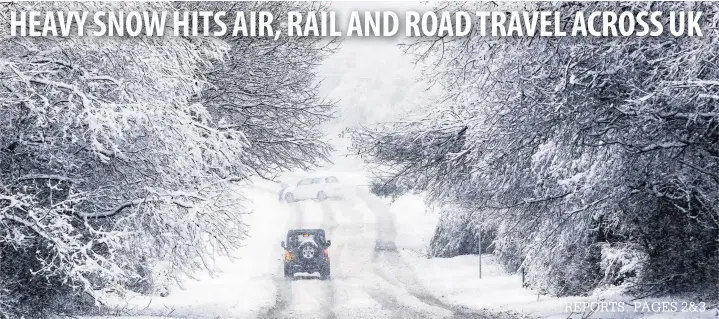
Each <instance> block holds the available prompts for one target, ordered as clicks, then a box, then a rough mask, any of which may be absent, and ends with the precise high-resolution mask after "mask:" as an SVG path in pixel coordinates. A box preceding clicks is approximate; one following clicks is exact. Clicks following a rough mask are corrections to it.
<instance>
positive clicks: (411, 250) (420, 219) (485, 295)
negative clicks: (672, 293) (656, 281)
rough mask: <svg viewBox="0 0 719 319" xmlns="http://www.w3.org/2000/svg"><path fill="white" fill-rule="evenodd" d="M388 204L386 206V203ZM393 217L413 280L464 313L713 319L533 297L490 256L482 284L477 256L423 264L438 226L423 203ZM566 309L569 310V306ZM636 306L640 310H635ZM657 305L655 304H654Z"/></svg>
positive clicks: (412, 202)
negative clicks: (577, 310)
mask: <svg viewBox="0 0 719 319" xmlns="http://www.w3.org/2000/svg"><path fill="white" fill-rule="evenodd" d="M388 202H389V201H388ZM390 209H391V211H392V212H393V213H394V215H395V216H396V227H397V240H396V243H397V248H398V249H399V250H400V253H401V254H402V257H403V258H404V259H405V260H407V262H408V264H410V265H412V267H413V268H414V270H415V272H416V273H417V274H420V276H418V279H419V280H420V281H421V282H422V284H423V285H424V286H425V287H427V289H428V290H430V291H432V293H434V294H435V296H436V297H438V298H440V300H442V301H443V302H446V303H447V304H451V305H459V306H465V307H468V308H474V309H477V308H488V309H491V310H495V311H511V312H517V313H520V314H525V315H529V316H532V317H541V318H556V319H559V318H561V319H565V318H582V317H583V315H586V314H574V315H572V316H571V317H570V314H571V311H567V309H566V307H567V303H572V302H597V301H608V302H612V301H614V302H624V303H625V305H626V307H625V310H624V312H596V313H594V314H593V315H592V316H590V317H585V318H643V319H663V318H718V317H719V310H717V309H710V310H707V311H704V312H701V313H698V312H680V311H681V308H682V304H681V303H682V302H692V300H680V299H677V298H652V299H641V300H636V302H641V303H660V302H675V303H677V304H676V306H677V307H678V308H679V312H666V311H665V312H642V311H641V309H639V310H637V311H635V309H634V302H635V301H634V300H632V298H631V297H629V296H626V295H622V294H620V293H618V292H614V291H606V292H598V293H595V295H594V296H590V297H567V298H553V297H549V296H544V295H538V294H537V293H536V292H534V291H532V290H530V289H526V288H523V287H522V279H521V277H520V276H519V275H510V274H507V273H506V272H505V271H504V270H503V269H502V268H501V266H500V265H499V264H498V263H497V261H496V260H495V258H494V256H492V255H489V254H485V255H483V256H482V279H479V264H478V256H477V255H467V256H457V257H454V258H426V255H425V254H424V252H425V249H426V247H427V245H428V244H429V241H430V239H431V238H432V235H433V232H434V227H435V225H436V224H437V222H438V220H439V215H438V214H437V212H435V211H432V210H431V209H428V208H427V206H426V205H425V204H424V202H423V200H422V198H421V197H420V196H416V195H407V196H403V197H401V198H399V199H397V200H396V201H395V202H394V203H392V204H390ZM570 305H571V304H570ZM640 305H641V304H640ZM655 305H656V304H655Z"/></svg>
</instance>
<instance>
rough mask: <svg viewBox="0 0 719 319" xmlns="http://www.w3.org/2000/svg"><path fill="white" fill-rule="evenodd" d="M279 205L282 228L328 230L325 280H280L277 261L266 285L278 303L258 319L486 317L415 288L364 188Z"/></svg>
mask: <svg viewBox="0 0 719 319" xmlns="http://www.w3.org/2000/svg"><path fill="white" fill-rule="evenodd" d="M286 206H287V209H286V210H285V211H284V212H283V213H284V214H285V217H286V218H285V220H286V224H285V225H282V226H284V227H285V229H291V228H323V229H325V231H326V232H327V238H328V239H331V240H332V244H333V246H332V247H330V256H331V265H332V277H331V280H328V281H320V280H317V279H314V278H311V279H310V278H303V277H299V278H296V279H295V280H285V279H284V278H283V276H282V273H281V268H280V265H281V264H280V261H279V259H278V262H277V266H278V267H277V269H276V272H275V276H274V277H275V279H274V281H273V282H274V284H275V285H276V289H277V301H276V303H275V304H274V306H273V307H271V308H270V309H269V311H267V312H266V313H265V314H263V316H262V317H263V318H489V317H492V316H489V315H487V314H484V313H480V312H470V311H465V310H462V309H458V308H454V307H451V306H448V305H445V304H443V303H442V302H440V301H439V300H438V299H437V298H435V297H434V296H433V295H432V294H431V293H430V292H429V291H427V289H425V288H424V287H423V286H422V285H421V284H420V282H419V281H418V280H417V274H415V273H414V271H413V270H412V268H411V267H410V265H408V264H407V263H406V262H405V261H404V259H403V258H402V257H401V256H400V254H399V252H398V251H397V248H396V246H395V237H396V234H397V231H396V228H395V224H394V216H393V215H392V213H391V212H390V210H389V209H388V208H387V207H386V205H385V203H384V202H382V201H381V200H379V199H378V198H376V197H375V196H374V195H371V194H370V193H369V192H367V191H366V190H364V189H362V188H358V187H350V188H348V189H347V191H346V196H345V197H344V198H343V199H341V200H328V201H324V202H315V201H304V202H296V203H291V204H286ZM280 225H281V224H280ZM280 225H278V226H280ZM277 242H278V243H279V240H278V241H277ZM277 246H278V247H279V244H278V245H277ZM278 256H279V253H278Z"/></svg>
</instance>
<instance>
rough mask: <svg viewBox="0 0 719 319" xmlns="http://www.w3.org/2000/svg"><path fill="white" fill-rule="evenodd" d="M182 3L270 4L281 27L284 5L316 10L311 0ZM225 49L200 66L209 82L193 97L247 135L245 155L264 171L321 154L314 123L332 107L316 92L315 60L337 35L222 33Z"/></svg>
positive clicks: (248, 7)
mask: <svg viewBox="0 0 719 319" xmlns="http://www.w3.org/2000/svg"><path fill="white" fill-rule="evenodd" d="M185 6H187V9H191V10H212V11H215V12H217V11H227V15H228V16H230V17H234V16H235V15H236V13H237V12H260V11H264V12H271V13H272V16H274V17H278V18H275V19H274V21H273V23H272V25H273V29H275V30H281V29H283V28H284V27H282V26H281V23H282V22H283V19H279V17H286V16H288V13H289V12H319V11H321V10H325V9H326V8H327V5H326V4H325V3H319V2H295V3H292V2H289V3H288V2H285V3H283V2H247V3H229V2H218V3H186V4H185ZM222 39H223V40H225V41H226V42H227V43H228V44H229V45H230V50H229V52H228V54H227V57H226V59H225V60H224V62H223V63H221V64H215V65H214V67H213V68H211V69H209V70H207V71H206V72H205V73H204V74H205V76H206V79H207V80H208V82H209V83H210V86H209V87H208V89H207V90H205V91H204V92H203V93H202V96H201V97H200V98H199V100H200V101H201V102H202V104H203V105H205V106H206V107H207V109H208V112H209V113H210V114H211V116H212V118H214V119H216V121H217V124H218V128H219V129H221V130H241V131H242V132H243V134H244V135H245V137H246V138H247V140H248V142H249V144H250V145H249V147H248V149H247V152H245V154H244V156H245V157H244V158H243V163H245V164H246V165H247V166H248V167H249V168H250V169H251V170H252V172H253V173H255V174H258V175H260V176H263V177H267V178H271V177H273V175H275V174H277V173H278V172H280V171H282V170H288V169H294V168H300V169H309V168H311V167H313V166H314V165H315V164H316V163H317V161H318V160H328V158H327V155H328V152H329V150H330V147H329V145H327V144H326V143H325V142H324V141H322V137H323V133H322V130H321V129H320V128H321V125H322V124H324V123H325V122H326V121H328V120H330V119H331V118H332V116H333V114H334V107H335V105H334V103H333V102H331V101H327V100H325V99H324V98H323V97H322V96H320V95H319V90H318V87H319V84H320V83H319V82H318V79H317V74H316V72H317V70H316V67H317V66H318V65H319V64H320V63H322V60H323V59H324V58H325V57H327V56H328V55H329V54H331V53H333V52H334V51H335V49H336V48H337V44H338V42H337V41H338V39H336V38H327V39H325V38H322V37H312V36H310V37H294V36H293V37H290V36H288V35H286V34H284V33H283V34H282V35H281V36H280V37H279V38H278V39H277V40H273V39H272V37H264V38H263V37H242V36H232V35H227V36H225V37H224V38H222Z"/></svg>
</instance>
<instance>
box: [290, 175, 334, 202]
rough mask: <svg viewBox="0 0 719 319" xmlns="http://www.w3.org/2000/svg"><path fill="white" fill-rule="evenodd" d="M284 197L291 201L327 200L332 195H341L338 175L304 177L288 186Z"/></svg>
mask: <svg viewBox="0 0 719 319" xmlns="http://www.w3.org/2000/svg"><path fill="white" fill-rule="evenodd" d="M283 194H284V195H283V196H282V197H283V198H284V199H285V201H286V202H288V203H291V202H294V201H298V200H303V199H317V200H321V201H322V200H325V199H327V198H330V197H340V195H341V194H340V184H339V180H338V179H337V177H334V176H328V177H313V178H303V179H302V180H300V181H299V182H298V183H297V185H295V186H290V187H287V188H286V189H285V190H284V192H283Z"/></svg>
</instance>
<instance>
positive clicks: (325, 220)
mask: <svg viewBox="0 0 719 319" xmlns="http://www.w3.org/2000/svg"><path fill="white" fill-rule="evenodd" d="M322 225H323V227H324V228H325V232H326V238H329V239H330V240H332V238H334V235H335V230H336V229H337V224H336V223H335V218H334V214H333V211H332V209H331V208H330V207H329V204H328V203H327V201H323V202H322ZM339 248H340V249H338V250H337V251H338V253H337V254H334V253H333V254H332V255H331V256H330V269H332V264H333V263H334V264H337V263H338V262H339V258H340V253H339V252H340V251H341V248H342V245H340V247H339ZM333 250H334V249H333ZM332 273H333V271H330V278H329V281H327V293H325V294H324V295H325V296H326V297H327V299H328V300H327V305H328V306H327V308H326V311H327V313H326V314H325V315H323V316H322V318H326V319H335V318H337V316H336V315H335V313H334V310H333V309H334V307H335V303H336V300H335V295H336V293H335V287H334V279H333V278H332Z"/></svg>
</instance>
